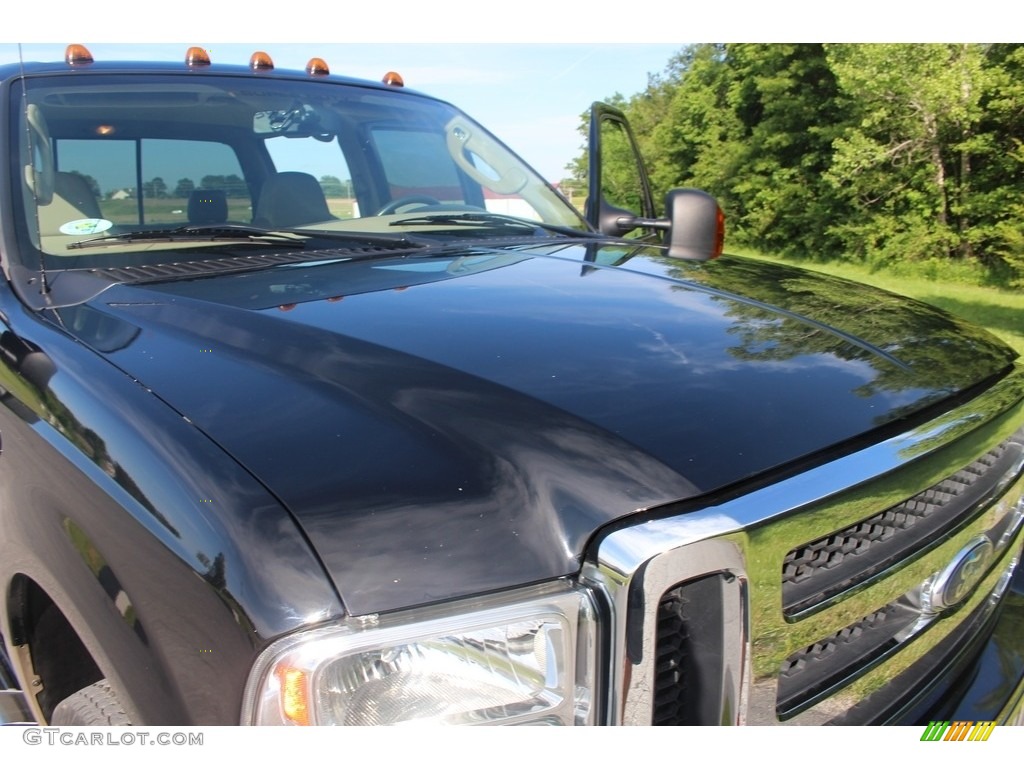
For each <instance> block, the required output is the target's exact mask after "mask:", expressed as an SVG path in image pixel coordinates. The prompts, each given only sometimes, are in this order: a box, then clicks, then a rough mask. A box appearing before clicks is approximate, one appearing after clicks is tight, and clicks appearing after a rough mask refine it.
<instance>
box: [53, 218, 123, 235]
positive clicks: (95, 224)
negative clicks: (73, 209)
mask: <svg viewBox="0 0 1024 768" xmlns="http://www.w3.org/2000/svg"><path fill="white" fill-rule="evenodd" d="M112 226H114V222H112V221H107V220H106V219H75V220H74V221H69V222H68V223H67V224H62V225H61V227H60V232H61V234H62V235H96V234H99V233H100V232H106V231H107V230H108V229H110V228H111V227H112Z"/></svg>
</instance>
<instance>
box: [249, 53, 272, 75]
mask: <svg viewBox="0 0 1024 768" xmlns="http://www.w3.org/2000/svg"><path fill="white" fill-rule="evenodd" d="M249 68H250V69H252V70H253V71H257V72H258V71H260V70H264V69H265V70H271V69H273V68H274V60H273V59H271V58H270V54H269V53H266V52H264V51H256V52H255V53H254V54H253V55H252V56H251V57H250V58H249Z"/></svg>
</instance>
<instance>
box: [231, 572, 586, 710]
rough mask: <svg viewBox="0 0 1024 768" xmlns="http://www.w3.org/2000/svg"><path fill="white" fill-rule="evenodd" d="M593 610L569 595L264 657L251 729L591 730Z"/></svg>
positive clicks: (482, 605)
mask: <svg viewBox="0 0 1024 768" xmlns="http://www.w3.org/2000/svg"><path fill="white" fill-rule="evenodd" d="M594 643H595V629H594V610H593V603H592V599H591V597H590V594H589V592H587V591H586V590H584V589H582V588H577V587H570V586H567V585H562V584H558V585H549V586H546V587H544V588H541V589H532V590H521V591H517V592H515V593H509V594H506V595H503V596H495V597H491V598H487V599H481V600H475V601H463V602H460V603H458V604H451V605H448V606H440V607H433V608H430V609H423V610H418V611H412V612H407V613H403V614H397V613H396V614H392V615H389V616H384V617H380V618H379V619H378V618H376V617H373V618H370V619H367V618H363V619H361V620H351V621H349V622H347V623H345V624H343V625H338V626H332V627H327V628H322V629H318V630H312V631H310V632H305V633H300V634H298V635H295V636H292V637H289V638H286V639H285V640H282V641H280V642H278V643H275V644H274V645H273V646H271V647H270V648H269V649H268V650H267V651H266V652H264V654H263V655H262V656H261V657H260V658H259V660H258V661H257V663H256V666H255V667H254V668H253V672H252V675H251V676H250V680H249V686H248V687H247V690H246V696H245V705H244V711H243V721H244V722H248V723H251V724H254V725H274V724H278V725H399V724H405V723H436V724H446V725H471V724H492V725H498V724H501V725H513V724H551V725H574V724H575V725H583V724H589V723H591V722H592V718H593V714H592V711H591V692H592V690H593V687H594V680H593V677H594V650H595V649H594Z"/></svg>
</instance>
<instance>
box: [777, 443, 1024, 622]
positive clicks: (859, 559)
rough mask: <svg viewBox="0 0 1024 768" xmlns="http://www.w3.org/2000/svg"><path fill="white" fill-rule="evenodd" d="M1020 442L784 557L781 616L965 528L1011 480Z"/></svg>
mask: <svg viewBox="0 0 1024 768" xmlns="http://www.w3.org/2000/svg"><path fill="white" fill-rule="evenodd" d="M1021 440H1022V436H1021V435H1017V436H1016V437H1013V438H1010V439H1008V440H1005V441H1004V442H1002V443H1000V444H999V445H998V446H997V447H995V448H993V449H991V450H989V451H987V452H986V453H985V454H984V455H982V456H981V457H979V458H978V459H976V460H974V461H973V462H971V463H970V464H969V465H968V466H967V467H965V468H963V469H961V470H959V471H958V472H956V473H955V474H953V475H952V476H950V477H948V478H945V479H943V480H942V481H941V482H939V483H937V484H935V485H934V486H932V487H931V488H928V489H927V490H925V491H922V492H921V493H918V494H917V495H915V496H913V497H911V498H909V499H907V500H906V501H903V502H901V503H899V504H897V505H895V506H892V507H890V508H888V509H886V510H884V511H883V512H880V513H878V514H877V515H873V516H871V517H870V518H868V519H866V520H862V521H860V522H858V523H856V524H855V525H852V526H849V527H847V528H845V529H843V530H841V531H838V532H836V533H831V534H829V535H828V536H824V537H822V538H819V539H816V540H815V541H812V542H809V543H806V544H801V545H800V546H799V547H796V548H794V549H792V550H790V551H789V552H788V553H787V554H786V559H785V561H784V562H783V566H782V582H783V586H782V600H783V610H784V612H785V613H786V615H787V616H794V615H796V614H799V613H801V612H803V611H807V610H810V609H812V608H814V607H815V606H817V605H819V604H821V603H823V602H825V601H826V600H828V599H829V598H832V597H834V596H835V595H837V594H840V593H841V592H843V591H844V590H847V589H850V588H851V587H854V586H856V585H858V584H861V583H863V582H866V581H868V580H870V579H871V578H873V577H876V576H877V575H878V574H880V573H883V572H884V571H885V570H886V569H887V568H890V567H892V566H893V565H894V564H897V563H900V562H902V561H905V560H906V559H907V558H909V557H913V556H916V555H917V554H919V553H920V552H921V551H922V549H923V548H925V547H926V546H927V544H928V542H931V541H935V540H937V539H938V538H939V537H941V536H942V535H943V534H945V533H947V532H949V531H951V530H954V529H956V528H957V527H959V526H960V525H962V524H963V523H964V522H966V521H967V520H969V519H970V516H971V515H972V514H974V513H977V512H978V511H979V507H980V506H981V505H982V504H983V503H984V502H985V500H986V499H990V498H993V497H994V496H995V495H997V494H998V493H999V492H1000V491H1001V490H1002V489H1003V488H1004V487H1005V485H1006V483H1007V482H1009V480H1010V479H1012V477H1013V475H1014V474H1015V473H1014V470H1013V468H1014V467H1019V464H1020V461H1021V455H1022V452H1024V448H1022V446H1021Z"/></svg>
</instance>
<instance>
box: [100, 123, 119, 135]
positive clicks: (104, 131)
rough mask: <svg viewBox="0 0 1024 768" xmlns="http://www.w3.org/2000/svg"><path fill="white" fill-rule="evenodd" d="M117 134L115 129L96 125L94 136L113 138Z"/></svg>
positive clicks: (110, 126)
mask: <svg viewBox="0 0 1024 768" xmlns="http://www.w3.org/2000/svg"><path fill="white" fill-rule="evenodd" d="M115 133H117V128H115V127H114V126H112V125H97V126H96V135H97V136H113V135H114V134H115Z"/></svg>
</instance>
